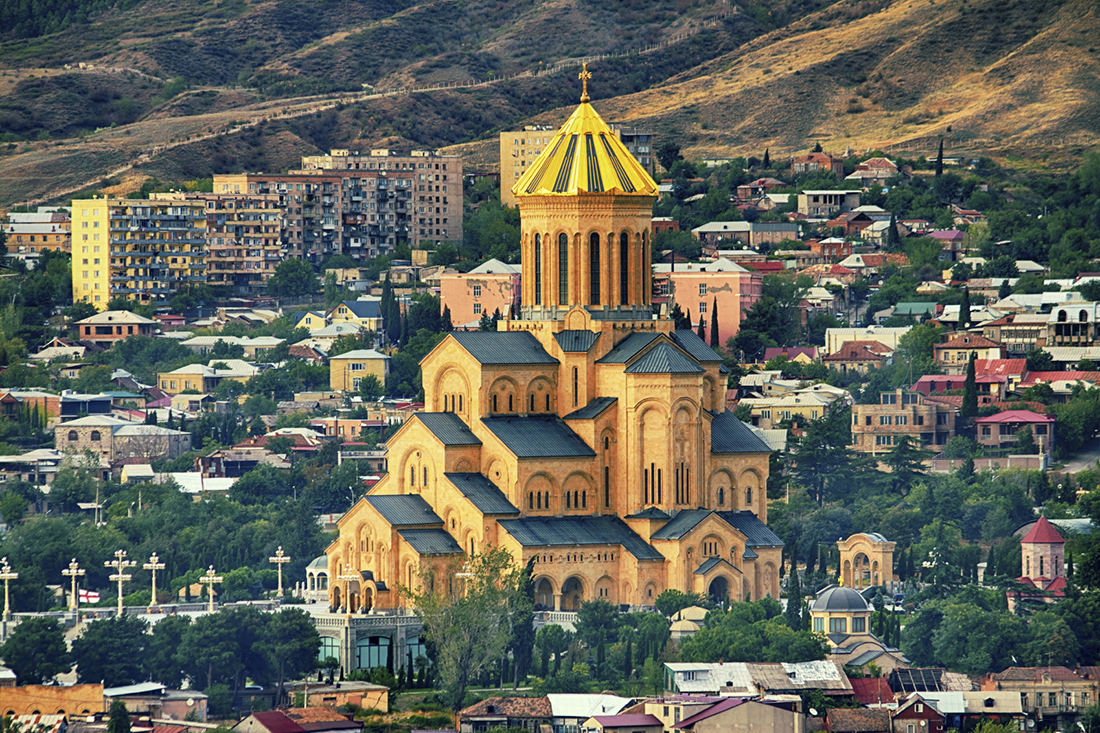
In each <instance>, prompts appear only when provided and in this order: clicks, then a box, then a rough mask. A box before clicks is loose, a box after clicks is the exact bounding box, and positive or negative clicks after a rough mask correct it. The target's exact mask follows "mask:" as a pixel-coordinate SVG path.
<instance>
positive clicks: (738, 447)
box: [325, 70, 783, 613]
mask: <svg viewBox="0 0 1100 733" xmlns="http://www.w3.org/2000/svg"><path fill="white" fill-rule="evenodd" d="M588 78H589V75H588V72H587V70H585V71H584V72H582V73H581V79H582V81H583V83H584V93H583V94H582V96H581V102H580V105H579V106H578V107H577V108H576V110H575V111H574V112H573V114H572V115H571V116H570V117H569V119H568V120H567V121H566V122H565V124H564V125H563V126H562V127H561V129H560V130H558V132H557V134H556V135H555V137H554V138H553V140H552V141H551V144H550V145H548V146H547V147H546V149H545V150H544V151H543V153H542V154H541V155H540V156H539V157H538V158H537V159H536V160H535V161H534V162H533V163H532V165H531V166H530V167H528V168H527V171H526V172H525V173H524V175H523V176H522V177H520V179H519V180H518V181H517V182H516V184H515V186H514V187H513V189H512V190H513V193H514V194H515V196H516V201H517V205H518V207H519V209H520V215H521V259H522V294H521V307H520V311H519V317H518V318H508V317H506V318H505V319H504V320H502V321H500V323H499V324H498V330H497V331H492V332H481V331H479V332H454V333H450V334H448V335H447V336H446V338H444V339H443V340H442V341H441V342H440V343H439V344H438V345H437V346H436V347H435V349H433V350H432V351H431V352H430V353H429V354H428V355H427V356H426V357H425V358H424V359H423V361H422V362H421V369H422V374H423V384H424V398H425V409H424V411H423V412H421V413H417V414H415V415H413V416H412V417H410V418H409V420H408V421H407V422H406V423H405V424H404V425H403V426H402V427H401V428H400V429H399V430H398V431H397V433H396V434H395V435H394V436H393V437H392V438H391V439H390V440H389V441H388V443H387V459H388V466H389V473H388V474H387V475H386V476H385V477H384V478H383V479H382V480H381V481H379V482H378V483H377V484H376V485H375V486H374V487H373V488H372V489H371V491H370V493H369V494H368V495H367V496H365V497H363V498H362V499H360V500H359V501H358V502H357V503H356V504H355V505H354V506H353V507H352V508H351V509H350V510H349V511H348V512H347V513H346V514H345V515H344V516H343V517H342V518H341V519H340V521H339V525H338V526H339V537H338V538H337V539H336V540H335V541H334V542H333V543H332V544H331V545H330V546H329V547H328V548H327V549H326V551H325V553H326V556H327V560H328V575H329V577H330V578H332V579H333V582H332V583H331V584H330V585H329V588H328V600H329V605H330V606H331V607H333V608H334V609H342V610H344V611H346V612H348V613H351V612H361V613H365V612H367V611H369V610H370V609H372V608H398V607H402V606H404V605H406V604H407V600H406V599H405V598H403V596H402V593H401V588H402V587H405V588H415V587H417V584H418V582H419V578H420V577H421V572H422V569H425V568H427V567H435V568H436V569H437V570H442V569H444V568H446V567H448V566H451V565H452V564H453V563H454V562H455V561H459V562H461V558H462V557H463V556H464V555H467V554H476V553H480V552H483V551H484V550H485V548H487V547H489V546H494V547H500V548H504V549H506V550H507V551H508V552H509V553H510V554H511V555H512V556H513V557H514V558H515V562H516V563H517V564H522V565H526V564H528V563H529V562H530V561H532V560H533V567H534V577H533V580H534V585H535V601H536V604H537V607H538V608H540V609H544V610H577V609H578V608H579V606H580V604H581V603H582V602H584V601H588V600H593V599H603V600H606V601H609V602H610V603H613V604H626V605H633V606H644V605H652V604H653V602H654V601H655V600H656V598H657V596H658V595H660V593H661V592H662V591H664V590H665V589H669V588H672V589H676V590H680V591H684V592H694V593H701V594H706V595H709V596H711V597H714V598H716V599H718V600H720V601H728V600H734V601H736V600H745V599H752V600H755V599H760V598H764V597H766V596H771V597H773V598H778V597H779V567H780V562H781V560H780V557H781V551H782V544H783V543H782V541H781V540H780V539H779V537H778V536H776V534H775V533H774V532H772V531H771V530H770V529H768V526H767V512H768V505H767V495H766V491H765V486H766V482H767V478H768V457H769V454H770V452H771V450H770V448H769V447H768V445H767V444H765V443H764V441H763V440H761V438H760V437H758V436H757V434H756V433H754V432H753V431H752V430H751V429H750V428H749V427H748V426H746V425H745V424H744V423H742V422H741V421H740V420H738V419H737V418H736V417H735V416H734V415H733V413H731V412H729V411H728V410H727V409H726V382H727V378H728V377H727V373H726V372H727V370H726V369H725V367H723V365H722V359H721V357H720V356H719V355H718V354H717V353H715V351H714V350H713V349H711V348H710V347H709V346H707V344H706V343H704V341H703V340H702V339H700V338H699V337H698V336H697V335H696V334H695V333H694V332H692V331H691V330H676V329H675V328H674V326H673V321H672V320H670V319H668V318H666V317H661V316H658V315H655V314H654V313H653V309H652V308H651V301H652V262H651V248H652V236H653V233H652V222H651V218H652V209H653V204H654V201H655V200H656V197H657V185H656V184H655V183H654V181H653V179H652V178H651V177H650V176H649V174H648V173H647V172H646V170H645V168H643V167H642V166H641V165H640V164H639V163H638V162H637V161H636V160H635V159H634V158H633V156H632V155H631V154H630V152H629V151H628V150H627V149H626V147H625V146H624V145H623V144H622V143H621V142H620V141H619V139H618V137H617V136H616V134H615V132H614V131H613V130H612V129H611V128H610V127H609V126H608V125H607V124H606V123H605V122H604V121H603V119H601V118H600V116H599V114H597V113H596V110H595V109H594V108H593V107H592V105H591V104H590V103H589V97H588V90H587V84H588Z"/></svg>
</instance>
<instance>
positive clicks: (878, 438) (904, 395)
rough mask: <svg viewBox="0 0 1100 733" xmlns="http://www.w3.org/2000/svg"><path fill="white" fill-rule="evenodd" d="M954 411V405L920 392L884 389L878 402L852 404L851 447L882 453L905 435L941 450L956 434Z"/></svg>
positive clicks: (926, 445)
mask: <svg viewBox="0 0 1100 733" xmlns="http://www.w3.org/2000/svg"><path fill="white" fill-rule="evenodd" d="M955 413H956V410H955V408H954V407H952V406H950V405H945V404H940V403H936V402H932V401H930V400H929V399H926V398H925V396H924V395H922V394H921V393H920V392H911V391H909V390H904V389H898V390H894V391H891V392H882V393H881V394H880V395H879V401H878V404H871V405H853V406H852V443H853V444H852V449H853V450H855V451H856V452H858V453H862V454H864V455H871V456H877V455H882V454H884V453H888V452H889V451H890V450H891V449H892V448H893V447H894V446H895V445H897V443H898V440H899V439H900V438H901V437H902V436H906V437H908V438H909V440H910V441H911V442H912V443H913V444H914V445H916V446H920V447H922V448H937V449H939V450H942V446H944V445H946V444H947V441H948V440H950V439H951V438H953V437H955Z"/></svg>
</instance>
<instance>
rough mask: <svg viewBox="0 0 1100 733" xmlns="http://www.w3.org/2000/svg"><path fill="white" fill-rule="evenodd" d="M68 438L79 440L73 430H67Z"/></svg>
mask: <svg viewBox="0 0 1100 733" xmlns="http://www.w3.org/2000/svg"><path fill="white" fill-rule="evenodd" d="M69 440H79V438H77V435H76V431H75V430H70V431H69Z"/></svg>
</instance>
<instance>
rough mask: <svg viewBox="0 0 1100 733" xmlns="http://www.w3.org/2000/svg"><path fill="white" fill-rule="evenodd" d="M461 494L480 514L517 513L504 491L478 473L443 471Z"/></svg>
mask: <svg viewBox="0 0 1100 733" xmlns="http://www.w3.org/2000/svg"><path fill="white" fill-rule="evenodd" d="M443 475H444V476H446V477H447V480H448V481H450V482H451V483H452V484H454V486H455V488H456V489H458V490H459V491H461V492H462V495H463V496H465V497H466V498H467V499H469V500H470V503H471V504H473V505H474V506H475V507H476V508H477V510H478V511H479V512H481V513H482V514H519V509H516V507H515V506H513V505H512V502H510V501H508V497H506V496H505V495H504V492H503V491H501V490H500V489H498V488H497V487H496V484H494V483H493V482H492V481H490V480H489V479H488V478H486V477H485V476H482V475H481V474H480V473H445V474H443Z"/></svg>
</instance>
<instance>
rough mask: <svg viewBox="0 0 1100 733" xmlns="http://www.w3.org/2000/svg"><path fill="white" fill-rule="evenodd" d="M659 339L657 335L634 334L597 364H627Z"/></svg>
mask: <svg viewBox="0 0 1100 733" xmlns="http://www.w3.org/2000/svg"><path fill="white" fill-rule="evenodd" d="M656 338H657V334H655V333H638V332H635V333H632V334H630V335H629V336H627V337H626V338H624V339H623V340H622V341H620V342H619V343H617V344H615V348H613V349H612V350H611V351H609V352H607V355H606V356H605V357H604V358H602V359H600V360H599V361H598V362H596V363H597V364H625V363H627V362H628V361H630V360H631V359H633V358H634V355H635V354H637V353H638V352H639V351H641V350H642V349H644V348H645V347H646V346H648V345H649V344H650V343H652V342H653V341H654V340H655V339H656Z"/></svg>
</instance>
